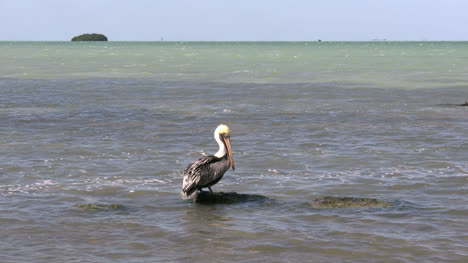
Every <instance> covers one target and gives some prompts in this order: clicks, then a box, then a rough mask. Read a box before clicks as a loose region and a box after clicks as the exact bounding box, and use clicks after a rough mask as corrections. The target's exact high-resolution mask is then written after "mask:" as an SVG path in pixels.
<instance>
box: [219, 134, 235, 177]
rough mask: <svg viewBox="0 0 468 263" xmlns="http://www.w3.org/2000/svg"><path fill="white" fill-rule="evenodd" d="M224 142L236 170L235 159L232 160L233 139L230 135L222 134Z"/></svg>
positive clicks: (230, 161)
mask: <svg viewBox="0 0 468 263" xmlns="http://www.w3.org/2000/svg"><path fill="white" fill-rule="evenodd" d="M222 138H223V141H224V144H225V145H226V148H227V152H228V155H229V163H230V164H231V168H232V170H234V161H233V160H232V151H231V140H230V139H229V136H222Z"/></svg>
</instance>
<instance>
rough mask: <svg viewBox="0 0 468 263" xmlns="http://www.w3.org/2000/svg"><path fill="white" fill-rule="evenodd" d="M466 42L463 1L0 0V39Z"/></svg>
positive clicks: (467, 1)
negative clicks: (98, 37)
mask: <svg viewBox="0 0 468 263" xmlns="http://www.w3.org/2000/svg"><path fill="white" fill-rule="evenodd" d="M93 32H96V33H103V34H105V35H106V36H107V37H108V38H109V40H129V41H130V40H138V41H151V40H160V39H161V37H162V38H164V40H168V41H175V40H186V41H193V40H201V41H211V40H215V41H235V40H239V41H274V40H282V41H309V40H317V39H322V40H351V41H355V40H372V39H375V38H379V39H388V40H468V0H283V1H275V0H232V1H231V0H164V1H162V0H161V1H160V0H132V1H130V0H0V40H70V39H71V38H72V37H73V36H76V35H79V34H82V33H93Z"/></svg>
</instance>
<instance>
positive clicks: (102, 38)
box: [71, 33, 107, 41]
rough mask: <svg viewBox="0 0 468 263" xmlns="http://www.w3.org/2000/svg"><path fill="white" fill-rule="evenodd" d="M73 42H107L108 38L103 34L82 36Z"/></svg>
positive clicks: (73, 39) (75, 38)
mask: <svg viewBox="0 0 468 263" xmlns="http://www.w3.org/2000/svg"><path fill="white" fill-rule="evenodd" d="M71 41H107V37H106V36H104V35H103V34H96V33H93V34H82V35H79V36H76V37H74V38H72V40H71Z"/></svg>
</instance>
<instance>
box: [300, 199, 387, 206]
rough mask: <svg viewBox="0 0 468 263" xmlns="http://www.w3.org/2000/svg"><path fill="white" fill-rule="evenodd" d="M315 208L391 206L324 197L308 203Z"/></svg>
mask: <svg viewBox="0 0 468 263" xmlns="http://www.w3.org/2000/svg"><path fill="white" fill-rule="evenodd" d="M309 205H310V206H313V207H315V208H344V207H389V206H390V205H391V204H390V203H388V202H385V201H380V200H377V199H372V198H358V197H336V196H325V197H323V198H319V199H315V200H314V201H312V202H310V203H309Z"/></svg>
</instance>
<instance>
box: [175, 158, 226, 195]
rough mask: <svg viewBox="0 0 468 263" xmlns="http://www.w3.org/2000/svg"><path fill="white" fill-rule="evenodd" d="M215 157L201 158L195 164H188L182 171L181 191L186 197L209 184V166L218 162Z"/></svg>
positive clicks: (210, 179)
mask: <svg viewBox="0 0 468 263" xmlns="http://www.w3.org/2000/svg"><path fill="white" fill-rule="evenodd" d="M218 160H219V158H217V157H216V156H213V155H210V156H203V157H201V158H200V159H198V160H196V161H195V162H193V163H191V164H189V165H188V166H187V168H185V170H184V181H183V185H182V191H183V192H185V193H186V194H187V195H191V194H192V193H193V192H194V191H196V190H197V188H199V187H201V186H204V185H207V184H209V183H210V182H211V181H212V180H213V178H211V176H210V175H211V174H212V173H211V172H210V170H211V167H210V164H212V163H214V162H216V161H218Z"/></svg>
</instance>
